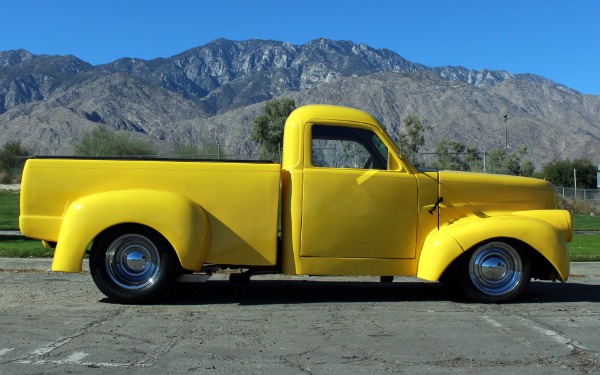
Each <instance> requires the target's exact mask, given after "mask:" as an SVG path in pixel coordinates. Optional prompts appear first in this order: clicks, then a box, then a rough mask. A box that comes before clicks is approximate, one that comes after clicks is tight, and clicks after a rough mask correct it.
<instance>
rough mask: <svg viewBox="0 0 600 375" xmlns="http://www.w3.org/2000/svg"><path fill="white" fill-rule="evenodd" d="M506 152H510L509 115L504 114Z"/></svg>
mask: <svg viewBox="0 0 600 375" xmlns="http://www.w3.org/2000/svg"><path fill="white" fill-rule="evenodd" d="M504 153H505V154H508V115H504Z"/></svg>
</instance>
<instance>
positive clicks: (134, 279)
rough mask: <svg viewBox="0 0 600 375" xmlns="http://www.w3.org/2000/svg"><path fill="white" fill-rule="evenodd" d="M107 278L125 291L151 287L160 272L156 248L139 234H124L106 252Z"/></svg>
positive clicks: (158, 255)
mask: <svg viewBox="0 0 600 375" xmlns="http://www.w3.org/2000/svg"><path fill="white" fill-rule="evenodd" d="M105 266H106V272H107V273H108V276H109V277H110V278H111V280H112V281H114V282H115V283H116V284H117V285H119V286H121V287H123V288H126V289H141V288H144V287H146V286H148V285H151V284H153V283H154V281H155V280H156V276H157V275H158V272H159V271H160V254H159V252H158V248H157V247H156V245H154V243H153V242H152V241H150V240H149V239H148V238H146V237H144V236H142V235H139V234H126V235H123V236H121V237H119V238H117V239H116V240H114V241H113V242H112V243H111V244H110V246H109V247H108V250H107V252H106V257H105Z"/></svg>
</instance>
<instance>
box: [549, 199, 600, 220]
mask: <svg viewBox="0 0 600 375" xmlns="http://www.w3.org/2000/svg"><path fill="white" fill-rule="evenodd" d="M559 207H560V208H562V209H563V210H567V211H569V212H570V213H571V214H572V215H593V216H600V208H598V206H596V205H595V204H594V203H592V202H590V201H588V200H585V199H578V198H561V199H560V203H559Z"/></svg>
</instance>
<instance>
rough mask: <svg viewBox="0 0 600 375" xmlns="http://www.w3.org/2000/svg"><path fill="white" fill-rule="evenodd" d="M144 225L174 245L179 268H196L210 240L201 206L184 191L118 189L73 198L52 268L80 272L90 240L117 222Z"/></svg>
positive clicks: (201, 261)
mask: <svg viewBox="0 0 600 375" xmlns="http://www.w3.org/2000/svg"><path fill="white" fill-rule="evenodd" d="M125 223H135V224H141V225H145V226H148V227H150V228H152V229H154V230H156V231H157V232H159V233H160V234H161V235H163V236H164V237H165V238H166V239H167V241H169V243H170V244H171V245H172V246H173V249H174V250H175V252H176V253H177V257H178V258H179V261H180V263H181V265H182V267H183V268H185V269H188V270H192V271H197V270H200V268H201V267H202V264H203V263H204V260H205V259H206V256H207V254H208V247H209V244H210V230H209V225H208V218H207V216H206V213H205V212H204V210H203V209H202V208H201V207H200V206H198V205H197V204H195V203H194V202H192V201H191V200H190V199H188V198H187V197H185V196H182V195H179V194H175V193H171V192H165V191H155V190H142V189H131V190H118V191H109V192H103V193H98V194H92V195H88V196H85V197H82V198H80V199H77V200H75V201H74V202H73V203H71V205H70V206H69V207H68V208H67V209H66V211H65V214H64V216H63V220H62V224H61V227H60V233H59V236H58V241H57V246H56V251H55V253H54V260H53V262H52V270H53V271H59V272H81V263H82V260H83V256H84V254H85V250H86V248H87V246H88V245H89V244H90V242H92V241H93V239H94V238H95V237H96V236H97V235H98V234H100V233H102V232H103V231H104V230H106V229H108V228H110V227H113V226H115V225H119V224H125Z"/></svg>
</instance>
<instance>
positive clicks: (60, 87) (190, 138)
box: [0, 39, 600, 168]
mask: <svg viewBox="0 0 600 375" xmlns="http://www.w3.org/2000/svg"><path fill="white" fill-rule="evenodd" d="M284 97H289V98H292V99H294V100H295V102H296V105H303V104H309V103H329V104H337V105H345V106H351V107H355V108H359V109H362V110H365V111H367V112H369V113H371V114H373V115H374V116H376V117H377V118H378V119H380V121H381V122H382V123H383V124H384V125H385V126H386V128H387V129H388V131H389V132H390V134H391V135H392V136H393V137H397V136H398V134H399V133H400V132H402V131H404V130H403V126H402V120H403V119H404V118H406V117H407V116H408V115H415V116H417V117H419V118H420V119H421V120H422V121H423V122H424V123H425V124H427V125H429V126H430V127H431V131H429V132H427V133H426V144H425V147H424V151H433V150H434V148H435V145H436V143H437V142H438V141H440V140H457V141H460V142H462V143H464V144H466V145H468V146H477V147H478V148H479V149H480V150H482V151H484V150H490V149H492V148H503V147H504V145H505V141H507V143H508V145H509V148H510V149H511V150H512V149H516V148H517V147H519V146H527V148H528V151H529V157H530V158H531V160H532V161H534V163H535V165H536V166H537V167H538V168H539V167H541V166H542V165H544V164H545V163H547V162H548V161H551V160H562V159H567V158H569V159H574V158H587V159H590V160H592V161H593V162H600V157H599V156H598V150H599V149H600V147H599V146H600V96H594V95H586V94H582V93H579V92H577V91H575V90H573V89H570V88H568V87H566V86H564V85H561V84H559V83H556V82H553V81H551V80H549V79H546V78H544V77H541V76H538V75H535V74H512V73H509V72H506V71H491V70H481V71H475V70H469V69H466V68H463V67H452V66H447V67H427V66H424V65H421V64H418V63H413V62H411V61H408V60H406V59H404V58H402V57H401V56H400V55H398V54H397V53H395V52H393V51H390V50H387V49H374V48H371V47H369V46H368V45H365V44H354V43H352V42H349V41H333V40H328V39H316V40H313V41H310V42H308V43H306V44H303V45H293V44H290V43H285V42H278V41H271V40H248V41H231V40H226V39H219V40H215V41H213V42H211V43H208V44H206V45H203V46H200V47H197V48H192V49H190V50H187V51H184V52H182V53H180V54H178V55H175V56H172V57H168V58H156V59H152V60H143V59H137V58H121V59H118V60H116V61H113V62H111V63H108V64H103V65H96V66H94V65H91V64H89V63H87V62H85V61H83V60H81V59H79V58H77V57H75V56H48V55H34V54H32V53H30V52H28V51H25V50H14V51H5V52H0V145H2V144H4V143H5V142H7V141H10V140H20V141H21V142H22V143H23V145H25V146H26V147H28V148H30V149H31V150H32V151H33V152H34V153H35V154H38V155H41V154H45V155H70V154H72V153H73V150H74V144H76V143H77V142H78V141H79V140H80V139H81V138H82V137H83V136H84V135H85V134H87V133H88V132H90V131H92V130H93V129H94V128H96V127H98V126H107V127H110V128H112V129H116V130H125V131H129V132H131V135H132V136H134V137H136V138H140V139H144V140H146V141H149V142H151V143H153V144H154V145H155V147H156V149H157V150H158V152H159V154H161V155H167V154H169V153H172V152H173V148H174V147H175V146H176V145H182V144H185V145H190V144H191V145H200V146H203V147H204V146H206V145H207V144H208V145H213V147H212V149H214V145H217V147H218V149H219V153H223V154H236V155H238V156H239V157H246V155H250V154H253V153H256V152H257V147H256V145H255V144H254V143H253V142H252V141H251V140H250V133H251V131H252V126H253V123H252V119H253V118H254V117H255V116H256V115H258V114H260V113H261V112H262V110H263V108H264V102H265V101H267V100H270V99H273V98H284ZM505 115H508V121H507V122H505V120H504V117H505ZM506 130H508V131H507V133H508V137H507V139H505V136H506V134H505V131H506Z"/></svg>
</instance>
